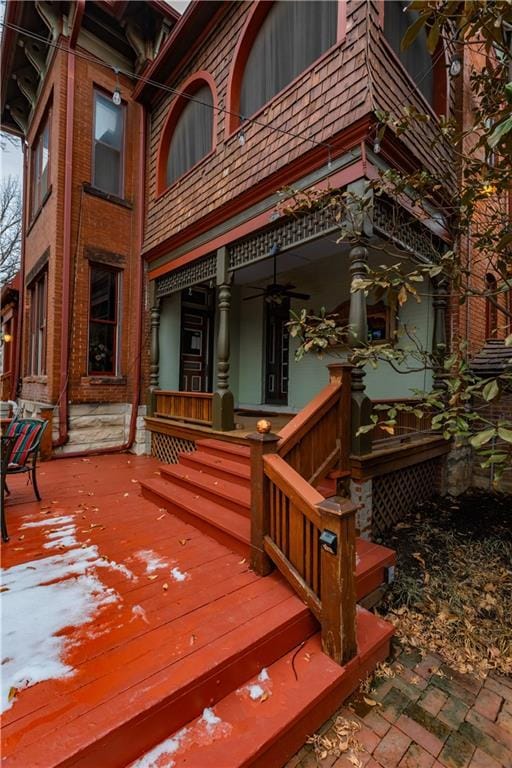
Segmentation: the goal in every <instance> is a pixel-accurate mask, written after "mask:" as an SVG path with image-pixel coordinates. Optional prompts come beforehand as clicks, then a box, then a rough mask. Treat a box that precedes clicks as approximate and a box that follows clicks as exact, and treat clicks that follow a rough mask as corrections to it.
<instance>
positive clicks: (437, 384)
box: [432, 277, 448, 390]
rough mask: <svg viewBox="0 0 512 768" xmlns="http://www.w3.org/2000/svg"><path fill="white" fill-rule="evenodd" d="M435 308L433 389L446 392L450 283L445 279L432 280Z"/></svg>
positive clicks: (433, 304) (435, 278)
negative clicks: (447, 311) (445, 365)
mask: <svg viewBox="0 0 512 768" xmlns="http://www.w3.org/2000/svg"><path fill="white" fill-rule="evenodd" d="M432 287H433V299H432V306H433V308H434V331H433V334H432V355H433V359H434V382H433V388H434V389H436V390H444V388H445V382H444V361H445V357H446V352H447V341H446V308H447V305H448V283H447V281H446V279H445V278H442V277H434V278H433V279H432Z"/></svg>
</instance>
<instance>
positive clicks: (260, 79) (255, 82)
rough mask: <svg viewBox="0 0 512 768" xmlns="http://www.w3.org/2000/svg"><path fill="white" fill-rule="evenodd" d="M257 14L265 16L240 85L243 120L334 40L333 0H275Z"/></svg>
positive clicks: (336, 11) (308, 64)
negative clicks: (260, 13) (267, 8)
mask: <svg viewBox="0 0 512 768" xmlns="http://www.w3.org/2000/svg"><path fill="white" fill-rule="evenodd" d="M261 5H262V7H263V6H264V5H267V4H266V3H265V4H263V3H262V4H261ZM258 10H259V9H258ZM261 12H262V13H265V14H266V15H265V16H264V18H263V21H262V23H261V26H260V27H259V29H258V31H257V33H256V36H255V38H254V42H253V44H252V48H251V50H250V52H249V55H248V57H247V60H246V62H245V68H244V72H243V77H242V81H241V85H240V95H239V107H238V111H239V112H240V114H241V115H243V116H244V117H250V116H251V115H253V114H254V113H255V112H257V111H258V110H259V109H260V107H262V106H263V105H264V104H266V103H267V102H268V101H269V100H270V99H271V98H272V97H273V96H275V95H276V93H279V91H281V90H282V89H283V88H284V87H285V86H286V85H288V83H290V82H291V81H292V80H293V79H294V78H295V77H297V75H300V73H301V72H303V71H304V70H305V69H307V68H308V67H309V66H310V65H311V64H312V63H313V62H314V61H315V60H316V59H318V58H319V57H320V56H321V55H322V53H324V51H326V50H327V49H328V48H330V47H331V46H332V45H334V44H335V42H336V39H337V31H338V30H337V15H338V3H337V2H336V0H298V1H297V0H278V2H275V3H273V4H272V5H271V6H270V10H269V11H268V12H267V11H266V10H265V9H264V10H263V11H261ZM249 39H250V38H249Z"/></svg>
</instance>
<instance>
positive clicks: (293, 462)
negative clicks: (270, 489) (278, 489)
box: [277, 365, 350, 485]
mask: <svg viewBox="0 0 512 768" xmlns="http://www.w3.org/2000/svg"><path fill="white" fill-rule="evenodd" d="M279 437H280V440H279V444H278V447H277V452H278V454H279V455H280V456H281V457H282V458H283V459H286V462H287V464H289V465H290V466H291V467H293V469H295V470H296V472H298V473H299V475H301V477H303V478H304V479H305V480H307V481H308V483H311V484H312V485H314V484H315V483H316V482H317V480H319V479H320V478H321V477H323V476H324V475H326V474H327V472H328V471H329V470H330V469H332V468H333V467H335V466H337V467H338V468H339V469H341V470H346V469H348V456H349V447H350V367H345V366H341V365H336V366H330V381H329V384H327V386H326V387H324V389H323V390H322V391H321V392H319V393H318V395H316V397H314V398H313V399H312V400H311V402H309V403H308V404H307V405H306V406H305V408H303V409H302V410H301V412H300V413H298V414H297V416H295V417H294V418H293V419H292V420H291V421H289V422H288V424H286V426H284V427H283V429H281V431H280V432H279Z"/></svg>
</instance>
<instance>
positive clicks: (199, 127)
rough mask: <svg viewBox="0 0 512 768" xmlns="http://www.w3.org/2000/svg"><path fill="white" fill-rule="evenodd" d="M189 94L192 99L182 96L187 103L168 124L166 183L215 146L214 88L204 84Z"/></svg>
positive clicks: (174, 179) (181, 173) (182, 172)
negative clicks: (169, 133)
mask: <svg viewBox="0 0 512 768" xmlns="http://www.w3.org/2000/svg"><path fill="white" fill-rule="evenodd" d="M189 93H190V96H191V97H192V98H191V99H188V100H187V99H186V97H182V98H183V99H185V102H184V106H183V108H182V109H181V110H180V112H179V116H178V117H177V118H176V122H174V121H173V124H172V126H169V130H170V131H172V136H171V137H170V144H169V145H168V146H169V151H168V154H167V165H166V169H165V182H166V184H165V185H166V186H170V185H171V184H173V183H174V182H175V181H176V180H177V179H179V177H180V176H183V174H184V173H186V172H187V171H189V170H190V168H192V166H194V165H195V164H196V163H198V162H199V161H200V160H202V158H203V157H205V155H207V154H208V153H209V152H210V151H211V149H212V142H213V125H214V115H213V94H212V91H211V88H210V86H209V85H207V84H206V83H205V84H204V85H201V87H200V88H198V89H197V90H194V91H193V92H192V91H190V92H189ZM192 99H193V100H192ZM178 108H179V105H178ZM167 132H168V131H167V126H166V133H167Z"/></svg>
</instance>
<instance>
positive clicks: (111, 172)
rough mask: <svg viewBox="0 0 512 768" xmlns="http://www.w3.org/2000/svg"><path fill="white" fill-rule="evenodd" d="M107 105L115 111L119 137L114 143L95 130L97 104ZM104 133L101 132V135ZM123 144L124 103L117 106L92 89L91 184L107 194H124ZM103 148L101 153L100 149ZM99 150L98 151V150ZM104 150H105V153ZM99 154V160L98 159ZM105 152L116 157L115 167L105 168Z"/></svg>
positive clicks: (97, 117)
mask: <svg viewBox="0 0 512 768" xmlns="http://www.w3.org/2000/svg"><path fill="white" fill-rule="evenodd" d="M102 102H103V104H106V105H108V108H109V110H110V111H111V112H112V113H113V112H116V113H117V115H116V122H117V121H118V123H119V125H118V126H117V127H118V128H119V131H118V133H119V139H118V140H116V142H115V143H111V142H109V141H105V140H104V138H103V137H100V138H98V137H97V132H98V127H99V123H98V120H99V114H98V113H99V110H98V105H99V104H101V103H102ZM104 135H105V133H104V134H103V136H104ZM124 144H125V105H124V104H120V105H119V106H117V105H116V104H113V103H112V102H109V97H108V96H105V95H104V94H102V93H100V91H94V110H93V126H92V145H93V150H92V184H93V187H95V188H96V189H99V190H101V191H102V192H106V193H107V194H109V195H115V196H116V197H123V194H124ZM102 149H103V153H101V150H102ZM98 150H99V151H98ZM105 150H106V151H107V152H106V153H105ZM98 154H100V158H101V159H100V160H99V159H98ZM105 154H107V155H108V154H110V155H111V156H112V157H114V158H116V159H117V163H116V165H117V169H116V168H114V166H112V167H111V168H107V166H106V164H105Z"/></svg>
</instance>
